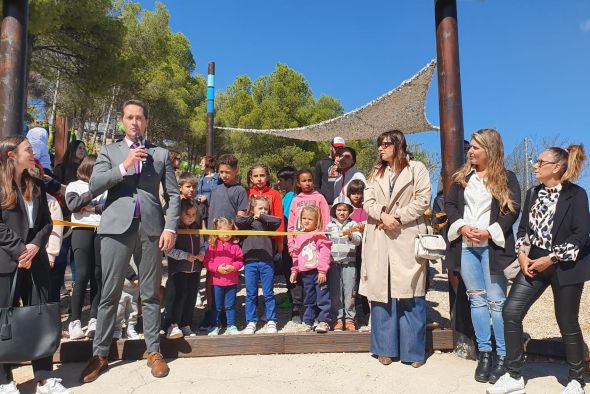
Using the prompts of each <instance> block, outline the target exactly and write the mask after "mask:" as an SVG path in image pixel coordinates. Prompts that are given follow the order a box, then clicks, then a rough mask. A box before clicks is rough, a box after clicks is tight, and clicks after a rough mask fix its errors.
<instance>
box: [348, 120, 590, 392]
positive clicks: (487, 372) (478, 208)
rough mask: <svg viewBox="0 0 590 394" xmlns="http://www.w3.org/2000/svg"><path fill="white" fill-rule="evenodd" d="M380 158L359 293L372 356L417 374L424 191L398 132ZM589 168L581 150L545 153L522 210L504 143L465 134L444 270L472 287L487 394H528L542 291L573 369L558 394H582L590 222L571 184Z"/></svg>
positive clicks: (451, 196) (490, 134) (368, 203)
mask: <svg viewBox="0 0 590 394" xmlns="http://www.w3.org/2000/svg"><path fill="white" fill-rule="evenodd" d="M377 149H378V154H379V158H380V159H379V161H378V162H377V164H376V165H375V167H374V169H373V171H372V173H371V175H370V176H369V180H368V184H367V188H366V190H365V201H364V208H365V210H366V211H367V213H368V215H369V219H368V223H367V226H366V228H365V234H364V241H363V242H364V243H363V253H364V254H363V263H362V273H361V285H360V289H359V291H360V293H361V294H364V295H365V296H367V298H368V299H369V300H370V301H371V325H372V327H371V352H372V353H373V354H374V355H375V356H376V357H377V358H378V360H379V361H380V362H381V363H382V364H384V365H387V364H390V363H391V362H392V361H394V360H398V359H399V360H401V361H402V362H404V363H408V364H411V365H412V366H413V367H420V366H421V365H423V363H424V362H425V360H426V355H425V348H426V343H425V332H426V308H425V297H424V295H425V281H426V276H427V268H428V262H427V261H426V260H424V259H421V258H419V257H416V255H415V250H414V243H415V239H416V236H417V235H418V234H421V233H424V231H425V225H424V216H423V214H424V212H425V211H426V209H427V208H428V207H429V205H430V200H431V184H430V180H429V176H428V171H427V169H426V167H425V166H424V165H423V164H422V163H420V162H418V161H416V160H413V159H412V158H411V155H409V153H408V152H407V150H406V142H405V139H404V137H403V134H402V133H401V132H397V131H392V132H385V133H383V134H381V135H380V136H379V137H378V139H377ZM584 160H585V153H584V149H583V147H582V146H581V145H571V146H569V147H568V148H567V149H562V148H559V147H550V148H548V149H546V150H545V151H543V152H542V153H541V154H540V155H539V158H538V159H537V160H536V161H535V162H534V171H535V176H536V178H537V180H538V182H539V184H538V185H537V186H534V187H532V188H531V189H530V190H529V191H527V194H526V199H525V201H524V203H523V204H521V191H520V186H519V183H518V180H517V178H516V176H515V174H514V173H513V172H511V171H509V170H508V169H507V168H506V166H505V164H504V149H503V143H502V138H501V136H500V134H499V133H498V132H497V131H496V130H493V129H483V130H479V131H477V132H475V133H473V134H472V136H471V141H470V143H469V149H468V152H467V158H466V163H465V164H464V165H463V166H462V167H461V168H460V169H459V170H458V171H457V172H456V173H455V174H454V177H453V184H452V187H451V189H450V191H449V193H448V195H447V196H446V199H445V210H446V212H447V215H448V219H449V223H450V226H449V228H448V231H447V242H448V247H447V253H446V257H445V260H446V264H447V265H448V267H450V269H452V270H454V271H455V272H458V273H459V274H460V275H461V277H462V279H463V281H464V282H465V286H466V288H467V294H466V296H467V297H468V300H469V304H470V309H471V321H472V323H473V327H474V331H475V337H476V343H477V348H478V353H479V354H478V363H477V367H476V370H475V376H474V378H475V380H477V381H479V382H484V383H485V382H490V383H492V384H493V385H492V386H490V387H489V388H488V389H487V393H489V394H500V393H524V392H525V382H524V380H523V377H522V375H521V368H522V365H523V363H524V346H523V319H524V317H525V315H526V314H527V312H528V310H529V309H530V307H531V306H532V305H533V303H534V302H535V301H536V300H537V299H538V298H539V296H540V295H541V294H542V293H543V291H544V290H545V289H546V288H547V287H548V286H551V288H552V290H553V294H554V298H555V316H556V319H557V323H558V325H559V329H560V332H561V334H562V338H563V342H564V345H565V353H566V362H567V364H568V366H569V376H568V384H567V386H566V387H565V389H564V391H563V392H564V393H583V392H584V389H583V387H584V384H585V383H584V369H585V363H584V341H583V337H582V331H581V328H580V325H579V322H578V314H579V307H580V301H581V296H582V290H583V287H584V283H585V282H586V281H587V280H589V279H590V238H589V234H590V213H589V210H588V196H587V193H586V191H585V190H584V189H583V188H581V187H580V186H578V185H576V184H575V183H573V181H574V180H575V179H577V178H578V177H579V175H580V172H581V170H582V167H583V162H584ZM519 214H520V217H521V219H520V224H519V226H518V232H517V234H516V236H515V235H514V233H513V225H514V224H515V222H516V220H517V219H518V217H519ZM515 261H518V264H519V265H520V272H519V273H518V275H517V276H516V277H515V278H514V280H513V283H512V286H511V287H510V292H509V294H507V285H508V280H507V278H506V276H505V270H506V269H507V268H508V267H509V266H510V265H511V264H514V263H515ZM490 321H491V325H490ZM492 333H493V335H492ZM492 336H493V338H494V339H495V352H494V349H493V347H492V345H493V343H494V342H493V341H492Z"/></svg>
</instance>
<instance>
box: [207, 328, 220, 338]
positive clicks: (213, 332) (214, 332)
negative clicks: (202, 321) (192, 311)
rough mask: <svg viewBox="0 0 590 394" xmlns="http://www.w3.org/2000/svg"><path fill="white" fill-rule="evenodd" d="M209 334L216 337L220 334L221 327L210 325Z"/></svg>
mask: <svg viewBox="0 0 590 394" xmlns="http://www.w3.org/2000/svg"><path fill="white" fill-rule="evenodd" d="M207 335H209V336H210V337H214V336H215V335H219V327H209V331H208V332H207Z"/></svg>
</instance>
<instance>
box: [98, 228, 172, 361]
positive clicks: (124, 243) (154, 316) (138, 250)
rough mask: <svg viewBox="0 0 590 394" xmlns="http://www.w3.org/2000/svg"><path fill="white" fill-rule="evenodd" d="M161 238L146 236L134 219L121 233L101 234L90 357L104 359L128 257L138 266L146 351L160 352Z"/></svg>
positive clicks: (113, 325) (110, 340)
mask: <svg viewBox="0 0 590 394" xmlns="http://www.w3.org/2000/svg"><path fill="white" fill-rule="evenodd" d="M159 239H160V237H149V236H148V235H147V234H146V233H145V231H144V230H143V228H142V225H141V221H140V220H138V219H133V222H132V223H131V226H129V229H127V231H126V232H124V233H123V234H103V235H101V242H100V248H101V249H100V251H101V255H102V258H101V262H102V294H101V298H100V304H99V306H98V316H97V319H96V320H97V321H96V333H95V335H94V343H93V354H94V355H95V356H104V357H107V356H108V354H109V348H110V346H111V342H112V340H113V333H114V331H115V319H116V315H117V307H118V305H119V300H120V299H121V292H122V291H123V283H124V281H125V275H126V274H127V267H128V265H129V261H130V260H131V256H132V255H133V259H134V260H135V263H136V265H137V270H138V276H139V291H140V295H141V305H142V311H143V331H144V337H145V343H146V347H147V351H148V352H159V351H160V296H159V294H160V283H161V280H162V252H161V251H160V249H159V248H158V241H159Z"/></svg>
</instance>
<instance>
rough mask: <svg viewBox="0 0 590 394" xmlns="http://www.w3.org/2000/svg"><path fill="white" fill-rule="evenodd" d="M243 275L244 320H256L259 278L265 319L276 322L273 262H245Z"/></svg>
mask: <svg viewBox="0 0 590 394" xmlns="http://www.w3.org/2000/svg"><path fill="white" fill-rule="evenodd" d="M244 275H245V277H246V321H247V322H248V323H256V322H257V321H258V314H257V312H256V301H257V298H258V281H259V280H260V283H261V284H262V294H264V303H265V306H266V319H267V320H268V321H274V322H276V321H277V313H276V302H275V295H274V289H273V287H274V277H275V270H274V267H273V263H271V262H266V261H254V262H251V263H246V264H245V265H244ZM228 324H229V323H228Z"/></svg>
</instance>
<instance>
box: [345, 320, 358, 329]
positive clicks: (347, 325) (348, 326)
mask: <svg viewBox="0 0 590 394" xmlns="http://www.w3.org/2000/svg"><path fill="white" fill-rule="evenodd" d="M344 329H345V330H346V331H356V324H354V322H353V321H347V322H346V323H344Z"/></svg>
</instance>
